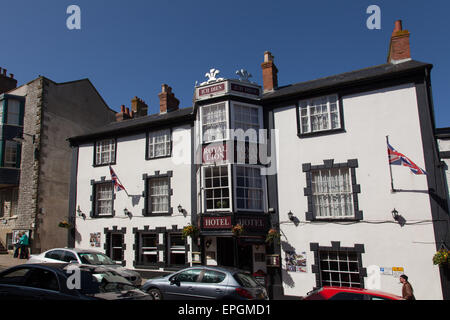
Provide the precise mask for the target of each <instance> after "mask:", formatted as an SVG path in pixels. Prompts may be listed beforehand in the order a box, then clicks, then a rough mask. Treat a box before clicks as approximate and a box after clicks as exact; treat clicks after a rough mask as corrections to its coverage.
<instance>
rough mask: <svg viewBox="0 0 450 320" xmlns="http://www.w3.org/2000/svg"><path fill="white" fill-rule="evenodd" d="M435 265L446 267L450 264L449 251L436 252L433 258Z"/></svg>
mask: <svg viewBox="0 0 450 320" xmlns="http://www.w3.org/2000/svg"><path fill="white" fill-rule="evenodd" d="M433 264H435V265H437V264H438V265H441V266H442V265H445V264H447V265H448V264H450V259H449V250H447V249H441V250H439V251H438V252H436V253H435V254H434V256H433Z"/></svg>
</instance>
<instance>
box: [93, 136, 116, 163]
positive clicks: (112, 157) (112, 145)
mask: <svg viewBox="0 0 450 320" xmlns="http://www.w3.org/2000/svg"><path fill="white" fill-rule="evenodd" d="M114 163H116V140H115V139H106V140H101V141H97V142H96V143H95V165H98V166H101V165H107V164H114Z"/></svg>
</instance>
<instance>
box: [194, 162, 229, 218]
mask: <svg viewBox="0 0 450 320" xmlns="http://www.w3.org/2000/svg"><path fill="white" fill-rule="evenodd" d="M223 166H224V167H227V170H228V194H229V200H228V202H229V208H220V209H208V206H207V202H206V190H207V189H206V186H205V170H206V169H207V168H211V167H215V166H214V165H209V166H203V167H202V199H203V201H202V202H203V207H204V208H205V210H204V211H205V212H218V211H219V212H223V211H227V212H231V211H232V210H233V206H232V204H233V198H234V197H233V192H232V189H231V188H232V184H231V182H232V177H231V164H220V165H217V167H223ZM212 190H214V189H212Z"/></svg>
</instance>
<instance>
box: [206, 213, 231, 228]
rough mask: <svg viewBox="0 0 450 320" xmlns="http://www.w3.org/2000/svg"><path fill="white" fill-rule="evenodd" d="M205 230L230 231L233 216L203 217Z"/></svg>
mask: <svg viewBox="0 0 450 320" xmlns="http://www.w3.org/2000/svg"><path fill="white" fill-rule="evenodd" d="M202 222H203V223H202V225H203V229H230V228H231V226H232V224H231V216H220V217H203V221H202Z"/></svg>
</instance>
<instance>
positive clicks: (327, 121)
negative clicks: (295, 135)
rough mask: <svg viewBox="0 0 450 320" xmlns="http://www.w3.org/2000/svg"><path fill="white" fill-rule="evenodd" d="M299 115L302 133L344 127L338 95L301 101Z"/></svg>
mask: <svg viewBox="0 0 450 320" xmlns="http://www.w3.org/2000/svg"><path fill="white" fill-rule="evenodd" d="M299 116H300V117H299V118H300V123H299V125H300V130H299V132H300V133H301V134H306V133H313V132H320V131H326V130H334V129H340V128H341V127H342V124H341V116H340V110H339V105H338V96H337V95H330V96H325V97H319V98H314V99H309V100H302V101H300V102H299Z"/></svg>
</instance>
